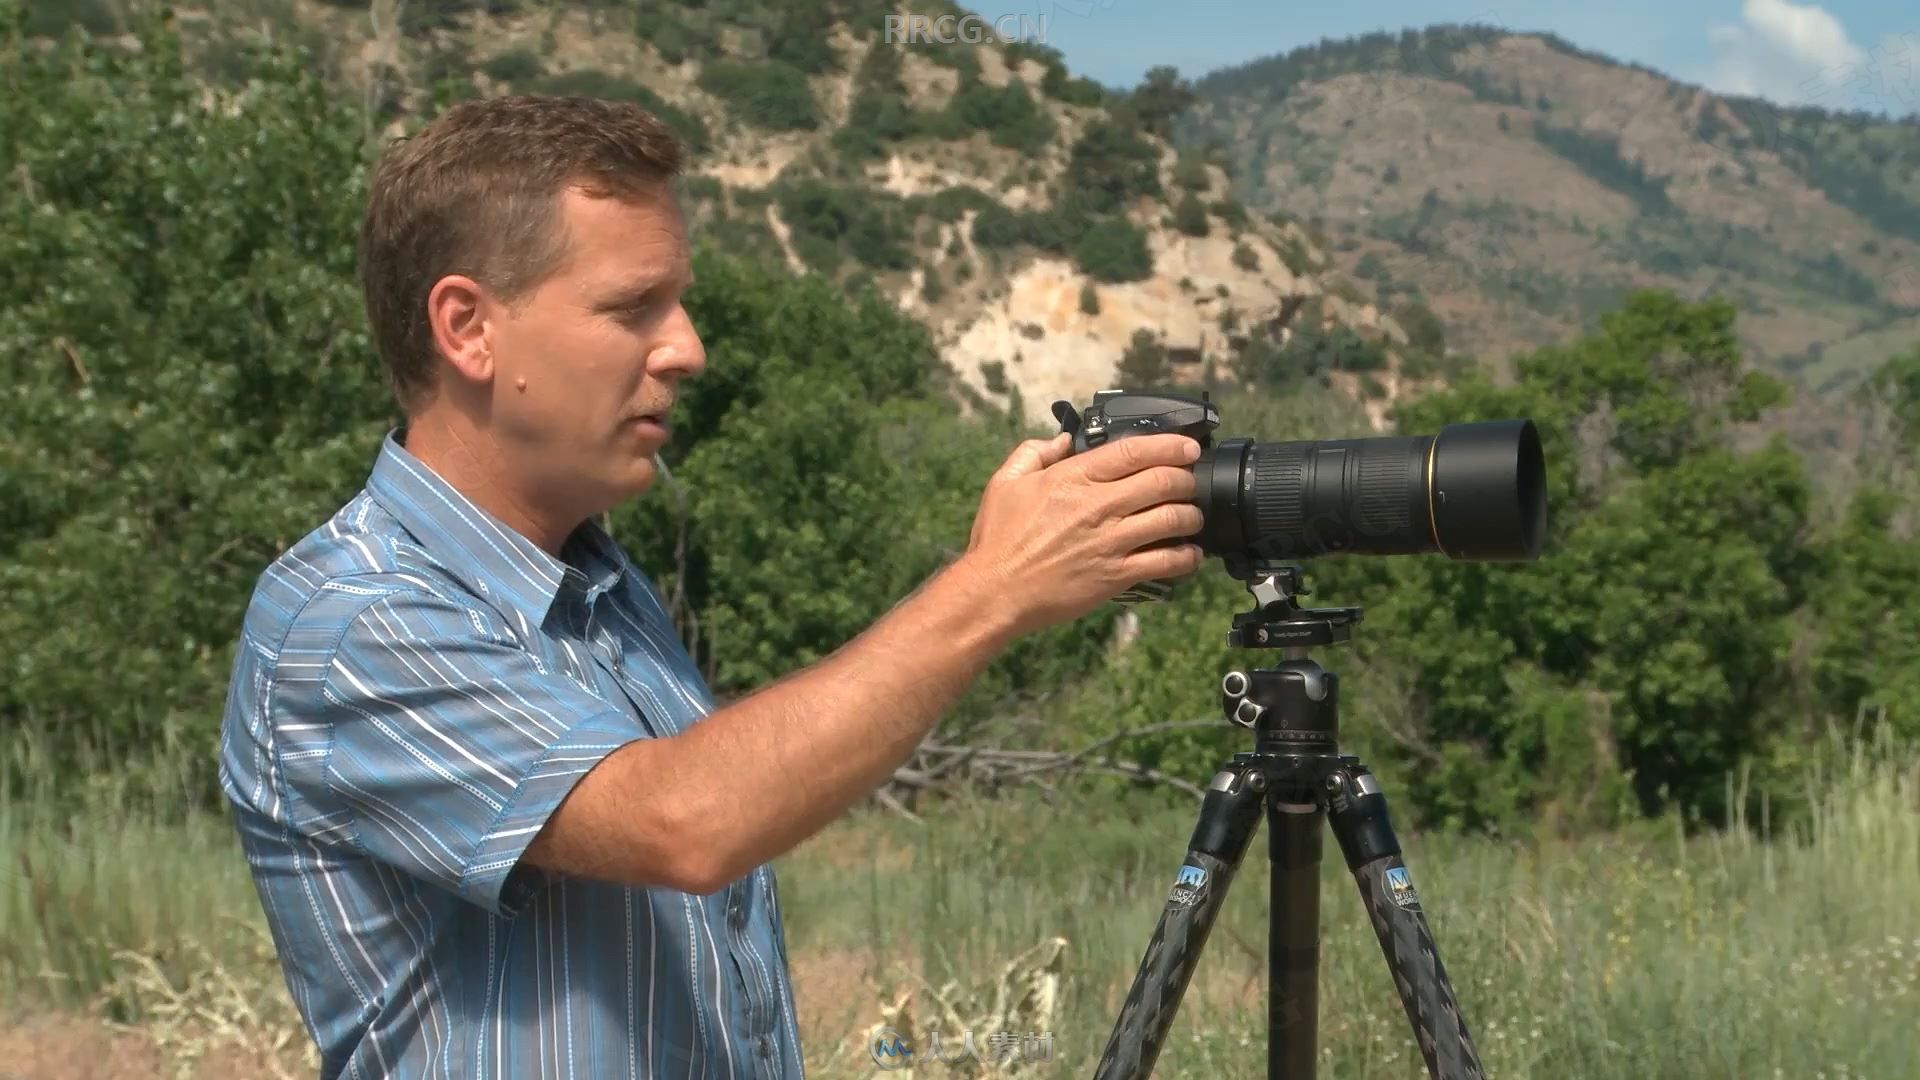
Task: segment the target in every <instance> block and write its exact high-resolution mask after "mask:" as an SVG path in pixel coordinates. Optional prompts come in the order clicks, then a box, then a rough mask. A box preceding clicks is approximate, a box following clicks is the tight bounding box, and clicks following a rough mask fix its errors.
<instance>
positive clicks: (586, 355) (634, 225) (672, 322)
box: [488, 188, 706, 516]
mask: <svg viewBox="0 0 1920 1080" xmlns="http://www.w3.org/2000/svg"><path fill="white" fill-rule="evenodd" d="M560 210H561V212H560V221H561V228H562V229H563V230H564V231H565V235H566V237H567V242H568V245H569V251H568V254H567V257H566V258H565V259H564V260H563V261H562V264H561V266H560V267H559V269H558V270H557V271H556V272H554V273H553V274H552V275H550V276H549V277H548V279H547V280H546V281H544V282H542V283H541V284H540V286H539V287H538V288H537V289H536V290H535V291H534V293H533V294H532V295H531V297H529V298H528V299H527V300H526V302H525V304H524V306H523V307H522V308H521V309H520V310H519V311H518V312H517V313H515V312H511V311H507V310H505V309H504V308H496V310H495V311H494V312H493V313H492V325H491V327H490V332H491V347H492V353H493V362H494V377H493V382H492V392H491V396H492V400H491V406H492V409H493V413H492V416H491V417H490V418H489V422H488V426H489V428H490V429H491V430H492V432H493V435H494V439H495V441H496V442H497V444H498V446H499V449H500V451H501V453H502V455H503V457H505V459H506V460H504V461H502V462H501V464H502V465H504V466H505V467H506V468H508V469H511V470H512V471H513V474H514V475H515V477H516V478H517V480H518V482H519V483H520V484H523V485H525V487H524V489H523V490H524V491H525V492H526V494H527V495H528V496H529V497H531V498H533V499H535V500H538V501H539V502H540V503H541V504H543V505H546V506H548V507H553V508H564V509H566V510H569V511H573V512H577V513H580V514H582V515H583V516H584V515H589V514H593V513H597V512H599V511H600V510H602V509H606V508H609V507H612V506H614V505H617V504H618V503H620V502H622V501H624V500H626V499H628V498H631V497H632V496H634V495H637V494H639V493H640V492H642V491H644V490H646V489H647V487H648V486H649V485H650V484H652V482H653V479H654V471H655V467H654V463H653V455H654V454H655V452H657V451H658V450H659V449H660V448H661V447H662V446H664V445H665V444H666V442H667V440H668V438H669V434H668V430H667V428H666V426H665V422H666V421H667V419H668V417H667V413H668V410H670V409H671V408H672V406H673V402H674V398H675V397H676V396H677V394H678V392H679V381H680V380H681V379H683V378H686V377H688V376H691V375H695V374H698V373H699V371H700V370H701V368H702V367H704V366H705V365H706V350H705V349H704V348H703V346H702V345H701V342H700V336H699V334H698V333H696V332H695V330H694V328H693V322H692V320H691V319H689V318H688V317H687V312H686V309H685V308H684V307H682V306H681V303H680V300H681V295H682V293H684V292H685V291H686V289H687V288H688V287H689V286H690V285H691V284H692V275H693V268H692V265H691V260H690V258H689V253H688V247H687V236H686V223H685V221H684V219H683V218H682V216H681V214H680V211H679V208H678V207H677V206H676V205H675V204H674V202H673V200H672V198H671V196H670V195H667V194H664V193H663V194H662V195H660V196H658V197H655V198H650V199H647V200H644V201H636V202H629V201H624V200H621V199H617V198H604V199H602V198H592V197H589V196H587V195H585V194H583V193H582V192H580V191H579V190H578V189H574V188H569V189H568V190H567V191H566V193H565V194H564V195H562V196H561V199H560ZM649 416H650V417H653V418H655V419H643V417H649Z"/></svg>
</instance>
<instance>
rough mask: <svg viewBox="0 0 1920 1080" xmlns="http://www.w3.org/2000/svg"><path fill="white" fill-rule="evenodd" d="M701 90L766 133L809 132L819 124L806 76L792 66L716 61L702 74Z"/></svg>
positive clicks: (774, 62)
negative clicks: (723, 101)
mask: <svg viewBox="0 0 1920 1080" xmlns="http://www.w3.org/2000/svg"><path fill="white" fill-rule="evenodd" d="M700 88H701V89H702V90H705V91H707V92H708V93H710V94H712V95H713V96H715V97H718V98H721V99H724V100H725V101H726V102H728V103H729V104H730V105H732V106H733V109H734V112H735V114H736V115H738V116H739V117H740V118H741V119H742V120H744V121H746V122H747V123H749V124H751V125H753V126H755V127H758V128H763V129H765V130H767V131H802V130H812V129H813V128H815V127H817V126H818V125H819V123H820V115H819V110H818V108H817V107H816V106H815V105H814V101H813V88H812V87H810V86H808V85H807V76H806V73H805V72H803V71H801V70H800V69H799V68H796V67H794V66H792V65H791V64H784V63H781V62H779V61H777V60H768V61H763V62H760V63H756V64H742V63H735V62H732V61H715V62H713V63H709V64H707V65H706V67H705V68H703V69H702V70H701V72H700Z"/></svg>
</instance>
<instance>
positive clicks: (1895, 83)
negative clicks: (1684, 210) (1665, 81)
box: [963, 0, 1920, 115]
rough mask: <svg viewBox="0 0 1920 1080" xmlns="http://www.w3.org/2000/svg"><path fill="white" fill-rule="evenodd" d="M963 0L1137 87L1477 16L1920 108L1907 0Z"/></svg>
mask: <svg viewBox="0 0 1920 1080" xmlns="http://www.w3.org/2000/svg"><path fill="white" fill-rule="evenodd" d="M963 2H964V0H963ZM965 6H967V7H968V8H970V9H971V10H973V11H976V12H979V13H980V14H981V15H982V16H985V17H988V18H993V17H998V16H1003V15H1012V16H1016V17H1018V16H1022V15H1024V16H1027V23H1026V25H1028V26H1033V25H1038V22H1039V20H1040V19H1042V18H1044V19H1045V24H1044V25H1045V30H1046V43H1047V44H1048V45H1051V46H1053V47H1054V48H1056V49H1059V50H1060V51H1061V52H1062V53H1063V54H1065V56H1066V58H1067V63H1068V66H1069V67H1070V68H1071V69H1072V70H1073V72H1074V73H1075V74H1079V75H1086V76H1089V77H1091V78H1093V79H1096V80H1098V81H1100V82H1102V83H1105V84H1107V85H1109V86H1132V85H1134V84H1135V83H1136V82H1138V81H1139V79H1140V76H1141V74H1142V73H1143V72H1145V71H1146V69H1147V68H1148V67H1151V66H1153V65H1155V64H1172V65H1174V66H1175V67H1178V68H1179V69H1180V73H1181V74H1182V75H1185V76H1188V77H1197V76H1199V75H1202V74H1205V73H1206V72H1207V71H1209V70H1211V69H1214V68H1218V67H1225V66H1228V65H1232V64H1239V63H1245V62H1246V61H1248V60H1255V59H1259V58H1260V57H1263V56H1270V55H1272V54H1274V53H1283V52H1286V51H1287V50H1289V49H1293V48H1296V47H1298V46H1301V45H1306V44H1310V43H1312V42H1314V41H1317V40H1319V39H1320V38H1323V37H1334V38H1339V37H1348V36H1352V35H1355V34H1363V33H1367V32H1369V31H1373V30H1393V31H1397V30H1400V29H1403V28H1406V27H1409V26H1414V27H1418V26H1426V25H1431V24H1433V23H1442V22H1477V23H1487V24H1490V25H1494V26H1502V27H1508V28H1511V29H1513V30H1516V31H1525V30H1544V31H1552V32H1554V33H1557V34H1559V35H1560V36H1561V37H1563V38H1566V39H1567V40H1569V41H1571V42H1573V43H1574V44H1576V45H1579V46H1581V47H1582V48H1586V49H1591V50H1593V51H1595V52H1600V53H1605V54H1606V55H1609V56H1612V57H1614V58H1616V59H1619V60H1624V61H1630V62H1636V63H1641V64H1645V65H1646V66H1648V67H1651V68H1654V69H1655V70H1658V71H1662V72H1665V73H1666V74H1668V75H1671V76H1673V77H1675V78H1678V79H1681V80H1683V81H1686V82H1690V83H1695V84H1698V85H1703V86H1706V87H1708V88H1710V89H1714V90H1719V91H1722V92H1726V93H1739V94H1753V95H1757V96H1760V97H1764V98H1768V99H1770V100H1773V101H1777V102H1780V103H1782V104H1790V105H1820V106H1823V107H1825V108H1830V109H1842V110H1846V109H1867V110H1872V111H1876V112H1883V113H1890V114H1893V115H1904V114H1907V113H1913V112H1920V5H1916V4H1915V3H1914V2H1913V0H1904V2H1895V0H1824V2H1822V3H1818V4H1802V3H1795V2H1792V0H1615V2H1612V3H1607V2H1604V0H1586V2H1574V0H1351V2H1348V3H1314V4H1300V3H1286V2H1284V0H1186V2H1184V3H1172V2H1169V0H999V2H976V3H966V5H965ZM1007 25H1009V26H1014V25H1019V24H1018V23H1009V24H1007Z"/></svg>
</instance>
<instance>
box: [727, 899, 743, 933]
mask: <svg viewBox="0 0 1920 1080" xmlns="http://www.w3.org/2000/svg"><path fill="white" fill-rule="evenodd" d="M727 921H728V922H730V923H732V924H733V928H734V929H735V930H741V929H744V928H745V927H746V925H747V906H746V905H745V904H743V903H741V902H740V894H739V893H737V892H736V893H734V894H733V895H731V896H729V897H728V898H727Z"/></svg>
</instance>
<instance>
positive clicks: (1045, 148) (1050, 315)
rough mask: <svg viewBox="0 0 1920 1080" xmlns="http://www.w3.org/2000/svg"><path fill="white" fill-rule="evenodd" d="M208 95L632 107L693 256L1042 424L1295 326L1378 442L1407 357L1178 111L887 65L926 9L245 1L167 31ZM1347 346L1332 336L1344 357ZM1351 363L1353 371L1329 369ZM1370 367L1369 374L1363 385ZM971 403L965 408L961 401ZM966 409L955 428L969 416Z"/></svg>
mask: <svg viewBox="0 0 1920 1080" xmlns="http://www.w3.org/2000/svg"><path fill="white" fill-rule="evenodd" d="M176 10H177V11H178V13H179V14H178V18H179V25H180V27H181V29H182V31H183V34H184V36H185V37H187V39H188V40H189V42H190V43H191V45H192V47H191V49H190V55H191V56H192V57H193V62H194V63H196V64H198V65H199V66H200V67H201V68H202V69H203V71H204V73H205V76H206V77H207V78H209V79H210V80H220V79H222V78H230V77H231V76H230V75H229V74H228V73H229V72H230V71H232V70H234V65H233V64H232V60H233V58H234V57H236V56H237V55H238V50H239V49H241V48H243V47H244V44H245V43H246V42H247V41H248V40H249V39H255V38H257V37H258V36H259V35H260V34H261V33H262V31H263V30H264V31H265V32H266V33H268V34H271V35H273V36H275V37H277V38H279V39H281V40H286V39H292V40H294V41H297V42H298V43H300V44H301V45H302V46H304V47H305V48H307V49H308V50H310V51H311V52H312V53H313V54H314V56H315V57H316V59H318V60H319V61H320V62H322V63H323V64H324V65H325V66H326V68H327V70H328V71H329V73H330V75H331V78H332V81H333V82H334V83H335V84H336V85H338V86H339V87H340V90H341V92H343V93H348V94H352V95H355V98H356V100H362V101H364V102H365V103H366V107H367V110H368V117H369V128H370V130H374V129H375V128H376V127H379V128H384V129H385V130H386V131H387V132H389V133H395V134H397V133H399V132H401V131H403V130H405V129H406V128H407V126H408V125H409V124H410V123H412V122H414V121H415V120H416V119H417V118H418V117H419V116H421V115H423V114H425V113H427V112H429V111H430V110H432V109H433V108H434V107H436V106H437V105H439V104H442V103H445V102H447V101H450V100H453V99H455V98H460V97H466V96H471V95H487V94H495V93H501V92H509V91H535V92H546V93H591V94H597V95H602V96H610V97H619V98H626V99H632V100H636V101H639V102H641V103H643V104H645V105H647V106H649V107H650V108H653V109H654V110H655V111H657V112H659V113H660V114H661V115H662V116H664V117H665V118H667V119H668V120H669V121H670V122H671V123H672V124H673V125H674V126H675V127H676V129H677V130H679V131H681V132H682V133H683V134H684V135H685V136H686V137H687V139H688V141H689V142H690V143H691V144H692V145H693V147H694V149H695V161H694V163H693V166H692V170H691V172H692V175H691V176H690V177H689V178H688V182H687V184H686V186H685V189H684V190H685V205H686V206H687V208H688V212H689V216H690V218H691V220H692V221H693V223H694V229H695V232H696V234H697V235H703V236H705V237H706V238H708V239H710V240H711V241H712V242H714V243H715V244H717V245H718V246H720V247H722V248H723V249H725V250H728V251H732V252H739V253H751V254H755V255H758V256H762V257H764V258H767V259H771V260H775V261H777V262H779V263H782V264H784V265H786V266H787V267H788V268H789V269H791V270H794V271H796V272H798V271H814V272H819V273H822V274H826V275H829V276H831V277H832V278H834V279H835V280H837V281H839V282H842V283H844V284H845V285H846V286H847V287H849V288H852V287H854V286H855V285H856V284H857V283H859V282H868V283H871V284H873V285H874V286H876V287H877V288H878V289H880V290H881V291H882V292H883V293H884V294H885V295H887V296H889V297H890V298H891V299H893V301H894V302H895V303H897V304H898V306H900V307H901V308H902V309H903V310H905V311H907V312H909V313H910V314H912V315H913V316H915V317H916V318H917V319H918V320H920V321H921V322H922V323H923V324H924V325H926V326H927V327H928V329H929V331H930V332H931V334H932V336H933V338H934V340H935V342H936V343H937V345H938V346H939V347H940V350H941V353H942V355H943V357H944V358H945V359H946V361H947V362H948V363H949V364H950V365H951V366H952V367H953V368H954V369H955V371H956V372H957V373H958V374H959V375H960V377H961V380H962V383H963V385H964V386H965V387H967V388H970V392H971V393H973V394H978V395H982V397H983V398H984V399H986V400H991V401H994V402H996V403H998V404H1001V405H1008V404H1013V405H1015V407H1017V408H1019V409H1021V410H1022V411H1023V412H1024V413H1025V414H1026V415H1027V416H1028V417H1029V418H1030V419H1032V420H1033V421H1035V422H1037V423H1050V422H1051V418H1050V413H1049V411H1048V405H1049V403H1050V402H1051V401H1053V400H1054V399H1055V398H1058V397H1067V398H1071V399H1074V400H1084V399H1085V398H1086V397H1088V396H1089V395H1090V394H1091V393H1092V392H1093V391H1094V390H1097V389H1099V388H1101V387H1105V386H1110V385H1114V382H1115V378H1116V375H1115V371H1116V365H1117V364H1118V362H1119V361H1120V360H1121V358H1122V355H1123V353H1124V352H1125V350H1126V349H1127V348H1128V346H1129V345H1130V344H1133V343H1134V341H1135V336H1136V335H1137V334H1139V332H1140V331H1142V330H1145V331H1147V339H1149V340H1147V341H1146V343H1147V344H1148V345H1149V346H1150V347H1149V349H1148V352H1150V353H1152V354H1153V359H1154V362H1152V363H1148V364H1146V365H1145V366H1144V367H1141V368H1137V369H1135V370H1136V371H1142V372H1145V373H1147V374H1149V375H1151V374H1154V373H1156V372H1157V373H1162V374H1163V376H1164V378H1166V379H1168V380H1170V381H1177V382H1187V383H1203V382H1204V381H1205V380H1206V379H1207V378H1209V377H1211V378H1215V379H1226V378H1229V377H1231V376H1232V373H1233V372H1235V371H1237V370H1238V366H1237V364H1236V358H1237V354H1238V353H1239V351H1240V349H1241V348H1243V347H1245V346H1246V345H1247V344H1248V343H1249V342H1250V340H1253V339H1261V340H1262V347H1263V348H1264V350H1265V351H1263V352H1261V354H1260V355H1261V356H1262V357H1266V356H1268V355H1270V354H1271V353H1272V352H1273V351H1274V350H1275V349H1276V348H1277V347H1278V346H1279V345H1281V344H1282V343H1283V342H1285V341H1286V340H1287V338H1288V335H1289V332H1290V330H1289V327H1288V325H1287V321H1288V320H1289V319H1291V320H1293V323H1292V325H1294V326H1305V327H1308V328H1310V329H1313V330H1316V331H1326V332H1327V333H1326V334H1320V333H1316V334H1315V335H1314V338H1313V340H1314V341H1316V342H1322V341H1325V340H1328V339H1329V335H1331V339H1332V340H1334V341H1335V342H1336V343H1345V344H1343V345H1339V346H1338V347H1335V348H1332V349H1331V350H1328V349H1318V348H1316V349H1314V350H1309V351H1310V352H1311V353H1312V355H1314V356H1317V357H1320V359H1315V360H1308V361H1306V362H1305V363H1304V367H1305V368H1306V369H1307V371H1306V373H1307V374H1310V375H1317V376H1318V377H1319V378H1320V379H1321V381H1323V382H1326V383H1328V384H1331V385H1338V386H1341V387H1343V388H1345V389H1348V390H1350V391H1351V392H1353V393H1354V394H1356V395H1358V396H1361V397H1363V398H1366V399H1369V401H1368V404H1369V406H1370V409H1369V411H1370V413H1371V415H1372V416H1373V417H1374V418H1375V422H1376V423H1382V422H1383V418H1384V406H1385V404H1386V403H1387V401H1388V400H1390V398H1391V397H1392V395H1393V394H1394V393H1395V392H1396V391H1397V390H1398V388H1399V387H1400V385H1401V382H1402V378H1403V377H1407V378H1411V377H1414V376H1418V377H1420V378H1429V377H1433V376H1434V375H1435V374H1436V373H1437V368H1436V365H1434V364H1433V363H1432V361H1431V360H1430V359H1428V358H1420V363H1421V366H1420V368H1418V369H1416V370H1409V371H1402V370H1401V367H1400V363H1399V361H1400V354H1401V353H1402V352H1403V351H1405V350H1404V349H1403V346H1404V344H1405V342H1406V340H1407V335H1406V332H1405V331H1404V330H1403V329H1402V328H1401V327H1400V325H1399V324H1398V323H1397V322H1396V321H1395V320H1394V319H1393V318H1391V317H1387V316H1383V315H1382V314H1381V313H1379V312H1378V311H1377V310H1376V309H1374V308H1373V307H1372V306H1371V305H1370V304H1368V303H1367V302H1366V301H1365V299H1364V297H1363V294H1362V293H1361V292H1360V291H1359V290H1358V289H1356V288H1355V287H1354V286H1353V285H1352V284H1351V283H1341V282H1338V281H1336V280H1332V279H1328V278H1326V277H1323V276H1322V275H1321V274H1320V272H1319V271H1320V270H1321V269H1322V268H1323V267H1324V265H1325V264H1326V261H1327V256H1326V254H1325V253H1323V252H1321V251H1320V250H1318V249H1317V248H1316V247H1315V246H1314V245H1313V243H1312V242H1311V241H1310V240H1309V238H1308V236H1307V234H1306V231H1305V230H1304V229H1303V228H1301V227H1300V226H1299V225H1298V224H1295V223H1292V222H1290V221H1286V220H1276V219H1274V218H1271V217H1266V216H1261V215H1249V214H1248V213H1247V212H1246V211H1245V210H1244V208H1243V207H1242V206H1241V205H1240V204H1239V203H1238V202H1237V201H1235V199H1234V198H1233V197H1232V196H1231V195H1230V193H1229V188H1228V180H1227V175H1226V165H1227V164H1228V162H1227V161H1226V159H1224V158H1216V159H1214V160H1212V161H1208V160H1205V159H1203V157H1202V156H1201V155H1198V154H1187V155H1181V154H1179V153H1177V152H1176V151H1175V150H1174V149H1173V148H1172V146H1171V144H1170V143H1169V142H1168V138H1167V137H1168V136H1170V135H1171V130H1170V119H1171V115H1172V113H1173V112H1174V111H1175V110H1176V109H1177V108H1178V107H1180V106H1181V105H1184V104H1185V103H1186V101H1187V100H1189V99H1188V98H1183V97H1182V96H1181V93H1182V92H1183V90H1184V88H1183V87H1182V88H1175V87H1157V88H1150V89H1149V90H1147V91H1145V92H1136V93H1133V94H1126V95H1115V94H1113V93H1111V92H1109V91H1106V90H1103V89H1102V88H1101V87H1100V86H1098V85H1097V84H1094V83H1092V82H1090V81H1088V80H1085V79H1082V78H1076V77H1074V76H1073V75H1072V74H1070V73H1069V72H1068V71H1067V69H1066V67H1065V65H1064V64H1063V63H1062V60H1061V58H1060V56H1059V54H1058V53H1057V52H1055V51H1053V50H1050V49H1047V48H1045V47H1039V46H1033V45H1028V44H1020V43H1009V44H994V43H986V44H981V45H945V46H943V45H936V44H919V45H900V44H885V43H883V42H882V40H881V39H882V35H883V31H884V26H885V19H886V17H887V15H888V14H890V13H893V12H895V11H899V12H902V13H910V12H912V11H916V10H918V11H922V12H927V13H932V14H938V13H941V12H943V11H944V12H955V13H957V12H960V11H961V10H962V9H960V8H955V7H951V6H946V5H942V4H939V3H925V4H901V5H890V4H888V3H886V2H884V0H804V2H781V3H772V2H747V3H736V4H730V5H726V6H725V7H724V8H723V7H721V6H720V5H713V6H706V5H668V6H655V5H647V6H646V14H645V17H644V18H642V17H640V16H639V15H637V14H636V13H635V12H634V11H633V10H630V9H626V8H625V7H623V6H614V5H606V4H598V3H594V2H591V0H577V2H574V0H569V2H536V0H405V2H403V3H395V0H374V2H372V3H371V4H369V3H367V2H365V0H325V2H318V0H239V2H235V3H222V4H219V5H209V6H206V7H201V8H193V7H185V6H182V7H179V8H177V9H176ZM32 18H33V20H34V23H35V25H36V28H37V29H39V30H40V31H42V32H44V33H57V32H61V31H62V30H63V29H64V28H65V27H66V26H68V25H70V24H71V23H72V22H74V21H79V22H80V23H81V24H82V25H85V26H87V27H88V28H89V29H94V30H98V31H102V32H109V33H110V32H112V31H113V30H114V29H115V28H116V22H115V20H114V18H113V17H112V16H111V14H110V13H108V12H107V10H106V8H105V7H104V6H103V5H102V4H83V5H80V6H78V7H72V6H68V5H64V4H57V3H53V2H52V0H39V2H38V3H37V4H36V5H35V7H34V11H33V16H32ZM1342 328H1344V329H1345V331H1347V332H1342ZM1348 355H1353V356H1356V357H1357V358H1358V359H1356V360H1355V362H1354V364H1353V365H1351V366H1352V367H1353V368H1354V369H1355V370H1351V371H1350V370H1347V368H1348V367H1349V365H1347V364H1345V363H1343V357H1346V356H1348ZM1361 369H1364V370H1361ZM969 400H970V401H977V400H980V399H977V398H970V399H969ZM965 404H966V403H963V407H964V405H965Z"/></svg>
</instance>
